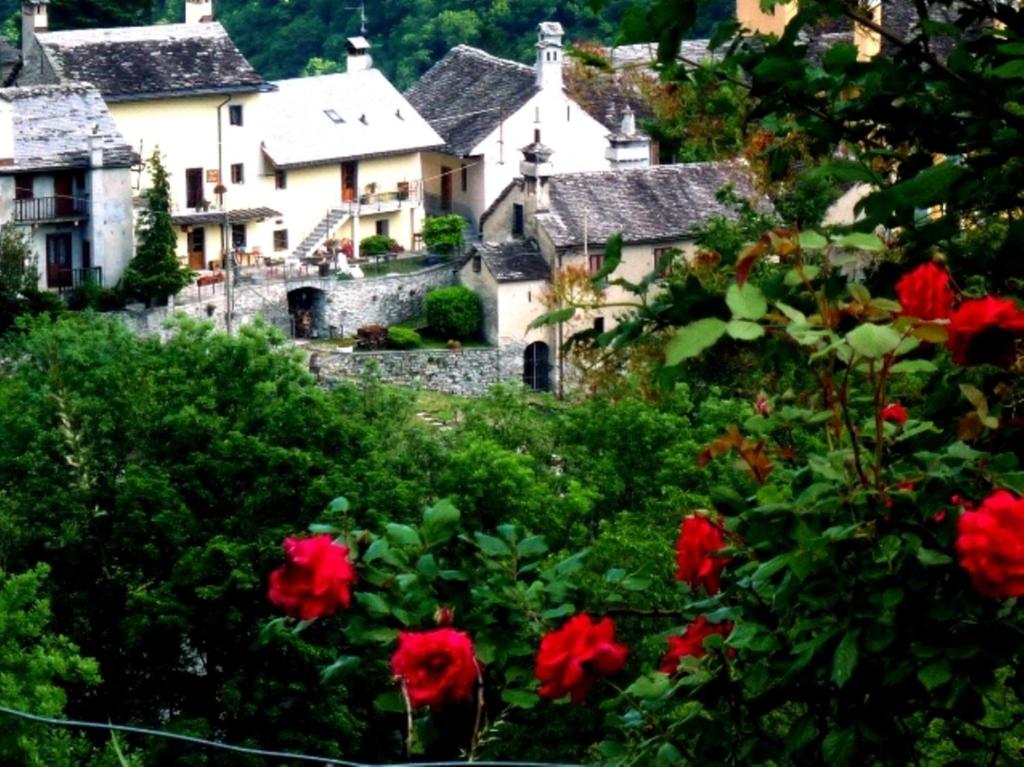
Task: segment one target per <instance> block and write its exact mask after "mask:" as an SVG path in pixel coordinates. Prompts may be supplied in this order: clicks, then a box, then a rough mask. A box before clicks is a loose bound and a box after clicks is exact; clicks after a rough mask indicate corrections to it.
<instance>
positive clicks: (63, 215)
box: [14, 196, 89, 224]
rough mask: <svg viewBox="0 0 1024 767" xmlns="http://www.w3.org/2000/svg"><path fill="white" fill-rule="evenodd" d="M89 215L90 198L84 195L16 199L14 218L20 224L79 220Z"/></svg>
mask: <svg viewBox="0 0 1024 767" xmlns="http://www.w3.org/2000/svg"><path fill="white" fill-rule="evenodd" d="M88 217H89V200H88V199H86V198H84V197H68V196H55V197H32V198H30V199H27V200H15V201H14V220H15V221H16V222H17V223H19V224H34V223H46V222H48V221H77V220H81V219H84V218H88Z"/></svg>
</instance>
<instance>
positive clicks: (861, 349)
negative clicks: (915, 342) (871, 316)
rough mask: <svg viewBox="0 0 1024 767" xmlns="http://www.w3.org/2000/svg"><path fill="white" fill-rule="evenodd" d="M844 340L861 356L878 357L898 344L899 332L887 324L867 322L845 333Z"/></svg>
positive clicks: (887, 352) (893, 349) (892, 349)
mask: <svg viewBox="0 0 1024 767" xmlns="http://www.w3.org/2000/svg"><path fill="white" fill-rule="evenodd" d="M846 342H847V343H848V344H849V345H850V346H851V347H853V350H854V351H855V352H857V353H858V354H859V355H861V356H862V357H867V358H868V359H880V358H882V357H884V356H885V355H886V354H889V353H890V352H892V351H895V350H896V347H897V346H899V345H900V334H899V333H897V332H896V331H895V330H893V329H892V328H891V327H889V326H888V325H874V324H872V323H870V322H867V323H865V324H863V325H860V326H859V327H856V328H854V329H853V330H851V331H850V332H849V333H847V334H846Z"/></svg>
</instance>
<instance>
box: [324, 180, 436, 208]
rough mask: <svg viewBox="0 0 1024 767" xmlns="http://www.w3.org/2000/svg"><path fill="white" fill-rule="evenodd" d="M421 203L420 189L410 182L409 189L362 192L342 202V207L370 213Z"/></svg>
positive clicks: (414, 205) (415, 205)
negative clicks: (354, 197)
mask: <svg viewBox="0 0 1024 767" xmlns="http://www.w3.org/2000/svg"><path fill="white" fill-rule="evenodd" d="M419 204H420V197H419V189H418V186H417V185H416V184H410V186H409V188H408V189H399V190H397V191H394V192H374V193H370V194H361V195H359V196H358V197H357V198H356V199H354V200H351V201H346V202H343V203H341V206H340V207H341V209H342V210H346V211H348V212H349V213H351V214H353V215H356V214H360V215H362V214H370V213H387V212H389V211H393V210H399V209H400V208H403V207H405V208H408V207H417V206H418V205H419Z"/></svg>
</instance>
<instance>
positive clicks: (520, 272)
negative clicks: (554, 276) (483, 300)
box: [476, 240, 551, 282]
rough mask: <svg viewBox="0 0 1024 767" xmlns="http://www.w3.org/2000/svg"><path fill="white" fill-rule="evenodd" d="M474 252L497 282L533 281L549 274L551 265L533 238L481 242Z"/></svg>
mask: <svg viewBox="0 0 1024 767" xmlns="http://www.w3.org/2000/svg"><path fill="white" fill-rule="evenodd" d="M476 253H477V254H479V255H480V257H481V259H482V260H483V263H484V265H485V266H486V267H487V271H489V272H490V273H491V274H492V275H494V279H496V280H497V281H498V282H533V281H536V280H546V279H548V277H550V276H551V267H550V266H548V262H547V261H545V260H544V257H543V256H542V255H541V253H540V248H539V247H538V246H537V243H536V242H535V241H534V240H512V241H510V242H502V243H495V242H482V243H480V244H479V245H477V246H476Z"/></svg>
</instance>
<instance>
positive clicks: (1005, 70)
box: [992, 59, 1024, 80]
mask: <svg viewBox="0 0 1024 767" xmlns="http://www.w3.org/2000/svg"><path fill="white" fill-rule="evenodd" d="M992 74H993V75H994V76H995V77H998V78H1001V79H1003V80H1022V79H1024V59H1016V60H1014V61H1007V62H1006V63H1005V64H1000V65H999V66H998V67H996V68H995V69H993V70H992Z"/></svg>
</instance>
